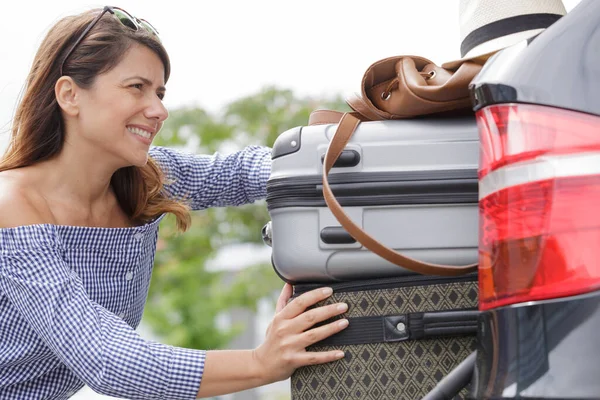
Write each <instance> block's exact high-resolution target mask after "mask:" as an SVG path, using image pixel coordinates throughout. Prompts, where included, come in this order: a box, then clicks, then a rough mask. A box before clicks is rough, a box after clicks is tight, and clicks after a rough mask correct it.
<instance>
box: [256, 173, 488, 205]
mask: <svg viewBox="0 0 600 400" xmlns="http://www.w3.org/2000/svg"><path fill="white" fill-rule="evenodd" d="M329 181H330V184H331V188H332V190H333V192H334V193H335V194H336V195H337V196H338V200H339V202H340V204H341V205H343V206H365V205H366V206H368V205H397V204H454V203H477V201H478V181H477V174H476V171H475V170H470V169H468V170H449V171H408V172H397V173H389V172H386V173H363V174H360V173H342V174H334V175H332V176H331V177H330V180H329ZM320 206H325V200H324V199H323V188H322V182H321V176H319V175H315V176H302V177H286V178H276V179H272V180H270V181H269V182H268V183H267V207H268V209H269V210H273V209H276V208H283V207H320Z"/></svg>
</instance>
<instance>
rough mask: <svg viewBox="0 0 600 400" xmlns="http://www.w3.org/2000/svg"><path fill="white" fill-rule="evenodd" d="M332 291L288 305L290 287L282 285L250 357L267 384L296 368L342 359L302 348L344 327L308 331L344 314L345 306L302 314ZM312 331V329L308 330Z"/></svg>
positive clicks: (339, 355)
mask: <svg viewBox="0 0 600 400" xmlns="http://www.w3.org/2000/svg"><path fill="white" fill-rule="evenodd" d="M332 293H333V291H332V290H331V289H330V288H321V289H315V290H313V291H310V292H307V293H304V294H302V295H301V296H298V297H297V298H295V299H294V300H292V301H291V302H289V304H288V301H289V299H290V297H291V295H292V287H291V285H289V284H287V283H286V284H285V286H284V287H283V290H282V291H281V295H280V296H279V300H278V301H277V308H276V314H275V317H274V318H273V321H272V322H271V324H270V325H269V327H268V328H267V335H266V339H265V341H264V343H263V344H261V345H260V346H259V347H258V348H257V349H256V350H254V354H253V358H254V360H255V362H256V364H257V366H258V368H259V369H260V371H261V372H262V374H264V377H265V379H266V380H267V381H268V382H275V381H279V380H283V379H287V378H289V377H290V376H291V375H292V373H293V372H294V370H295V369H296V368H298V367H301V366H304V365H311V364H323V363H326V362H331V361H336V360H339V359H340V358H343V357H344V353H343V352H342V351H339V350H334V351H325V352H312V351H310V352H309V351H306V347H307V346H310V345H312V344H314V343H316V342H318V341H321V340H323V339H325V338H326V337H328V336H331V335H333V334H334V333H337V332H339V331H341V330H342V329H344V328H346V326H348V321H347V320H345V319H342V320H336V321H335V322H331V323H329V324H327V325H323V326H319V327H316V328H312V326H313V325H315V324H316V323H318V322H322V321H325V320H327V319H329V318H331V317H334V316H336V315H339V314H342V313H344V312H345V311H346V310H347V309H348V306H347V305H346V304H343V303H340V304H331V305H328V306H323V307H318V308H314V309H311V310H308V311H306V309H307V308H308V307H310V306H312V305H314V304H316V303H318V302H319V301H322V300H325V299H326V298H328V297H329V296H331V294H332ZM311 328H312V329H311Z"/></svg>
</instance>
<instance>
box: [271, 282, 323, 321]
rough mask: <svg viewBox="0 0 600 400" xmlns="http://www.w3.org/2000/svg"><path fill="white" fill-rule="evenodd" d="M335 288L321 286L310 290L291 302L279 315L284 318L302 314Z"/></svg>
mask: <svg viewBox="0 0 600 400" xmlns="http://www.w3.org/2000/svg"><path fill="white" fill-rule="evenodd" d="M332 293H333V290H332V289H331V288H320V289H314V290H311V291H310V292H306V293H304V294H302V295H300V296H298V297H296V298H295V299H294V300H292V301H291V302H289V303H288V304H287V305H286V306H285V307H284V308H283V309H282V310H281V312H280V313H279V316H280V317H281V318H283V319H293V318H296V317H297V316H298V315H300V314H302V313H303V312H304V311H305V310H306V309H307V308H308V307H310V306H312V305H315V304H316V303H318V302H319V301H323V300H325V299H326V298H328V297H329V296H331V294H332Z"/></svg>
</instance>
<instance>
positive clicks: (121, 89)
mask: <svg viewBox="0 0 600 400" xmlns="http://www.w3.org/2000/svg"><path fill="white" fill-rule="evenodd" d="M164 73H165V72H164V66H163V63H162V62H161V60H160V58H159V57H158V55H156V53H154V52H153V51H152V50H150V49H149V48H147V47H146V46H143V45H138V44H136V45H133V46H132V47H131V48H130V49H129V50H128V52H127V53H126V54H125V56H124V57H123V59H122V60H121V62H120V63H119V64H118V65H117V66H116V67H114V68H113V69H111V70H110V71H108V72H106V73H104V74H102V75H99V76H97V77H96V80H95V82H94V84H93V86H92V87H91V88H90V89H88V90H83V91H82V93H81V97H80V101H79V104H80V108H79V116H78V122H79V131H80V135H81V137H82V138H83V139H84V140H85V141H87V142H90V143H92V145H93V146H95V147H97V148H98V150H99V151H101V152H102V154H103V155H106V156H108V157H109V158H106V159H107V160H109V159H110V160H114V161H115V162H116V163H117V164H118V165H119V166H120V167H125V166H130V165H135V166H143V165H145V164H146V162H147V160H148V150H149V147H150V144H151V143H152V139H154V137H155V136H156V134H157V133H158V131H159V130H160V128H161V127H162V124H163V122H164V120H165V119H167V116H168V112H167V109H166V108H165V106H164V105H163V103H162V98H163V97H164V94H165V87H164V85H165V83H164Z"/></svg>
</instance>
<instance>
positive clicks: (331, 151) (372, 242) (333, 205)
mask: <svg viewBox="0 0 600 400" xmlns="http://www.w3.org/2000/svg"><path fill="white" fill-rule="evenodd" d="M360 122H361V119H360V115H359V114H357V113H353V112H348V113H344V114H343V115H342V117H341V119H340V121H339V123H338V127H337V129H336V132H335V134H334V135H333V138H332V139H331V142H330V143H329V146H328V148H327V152H326V153H325V160H324V162H323V197H324V198H325V202H326V203H327V207H329V209H330V210H331V212H332V214H333V215H334V216H335V218H336V219H337V220H338V222H339V223H340V224H341V225H342V227H343V228H344V229H345V230H346V231H347V232H348V233H349V234H350V235H351V236H352V237H353V238H354V239H356V240H357V241H358V242H360V243H361V244H362V245H363V246H365V247H366V248H367V249H369V250H371V251H372V252H373V253H375V254H377V255H379V256H380V257H383V258H384V259H385V260H387V261H389V262H391V263H393V264H395V265H398V266H400V267H403V268H406V269H408V270H411V271H414V272H417V273H420V274H425V275H444V276H456V275H463V274H467V273H469V272H473V271H476V270H477V264H470V265H463V266H453V265H443V264H431V263H427V262H423V261H419V260H415V259H413V258H410V257H407V256H405V255H403V254H401V253H399V252H397V251H395V250H393V249H391V248H389V247H387V246H385V245H383V244H382V243H380V242H379V241H377V240H376V239H375V238H373V237H372V236H371V235H369V234H368V233H366V232H365V231H364V230H363V229H362V228H361V227H359V226H358V225H356V224H355V223H354V222H353V221H352V220H351V219H350V218H349V217H348V215H347V214H346V213H345V212H344V210H343V209H342V206H341V205H340V203H339V202H338V201H337V199H336V198H335V195H334V194H333V192H332V191H331V187H330V186H329V182H328V179H327V178H328V175H329V171H330V170H331V168H332V167H333V165H334V164H335V161H336V160H337V159H338V157H339V156H340V154H341V153H342V151H344V148H345V147H346V144H347V143H348V141H349V140H350V138H351V137H352V135H353V134H354V132H355V131H356V128H357V127H358V125H359V124H360Z"/></svg>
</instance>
